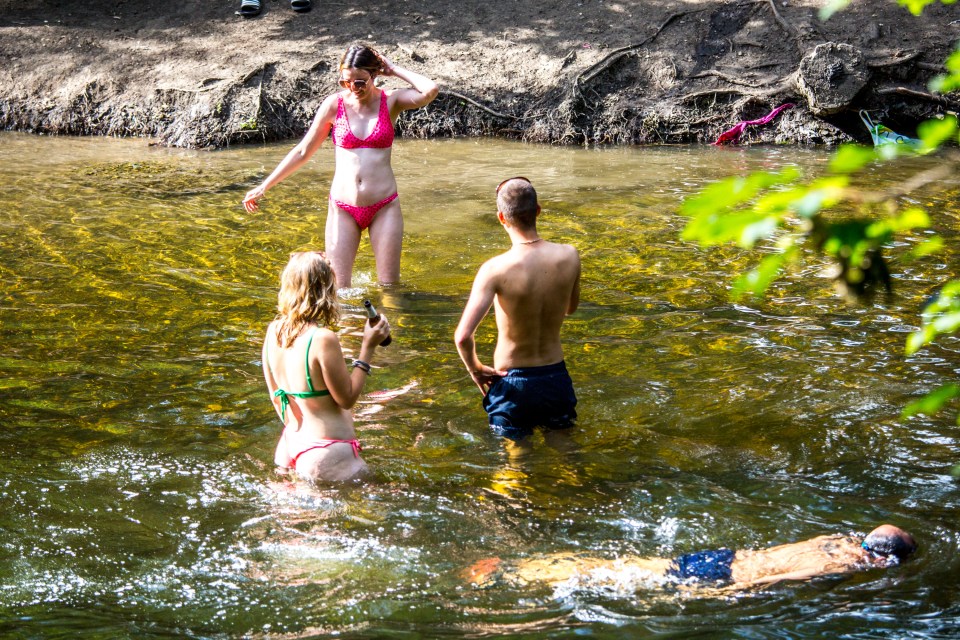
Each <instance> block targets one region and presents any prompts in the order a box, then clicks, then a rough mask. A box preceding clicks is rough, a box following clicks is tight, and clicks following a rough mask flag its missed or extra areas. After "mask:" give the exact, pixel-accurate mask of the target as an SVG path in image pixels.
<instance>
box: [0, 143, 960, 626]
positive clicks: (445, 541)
mask: <svg viewBox="0 0 960 640" xmlns="http://www.w3.org/2000/svg"><path fill="white" fill-rule="evenodd" d="M286 150H287V146H286V145H282V146H271V147H267V148H248V149H241V150H230V151H225V152H220V153H192V152H183V151H171V150H163V149H155V148H149V147H147V146H146V145H145V144H144V143H143V142H141V141H114V140H73V139H45V138H34V137H24V136H19V135H9V134H8V135H3V136H2V137H0V179H2V181H3V184H4V185H5V189H4V194H3V195H4V203H3V204H4V206H3V208H2V212H0V279H2V284H3V289H2V303H0V331H2V335H3V346H4V348H3V350H2V352H0V455H3V457H4V458H5V460H6V464H5V465H4V467H3V470H2V471H0V504H2V507H3V508H2V509H0V554H2V555H0V558H2V561H0V635H2V636H4V637H22V638H33V637H70V638H108V637H109V638H112V637H138V638H145V637H146V638H150V637H158V638H159V637H197V638H220V637H234V636H244V635H248V636H254V637H259V636H269V637H286V636H287V635H289V636H297V637H308V636H311V635H313V636H317V637H320V636H324V635H325V634H328V633H332V632H339V634H340V636H341V637H348V638H354V637H355V638H368V637H423V638H434V637H447V636H467V637H484V636H492V635H504V636H510V637H571V636H573V635H585V636H593V637H600V638H620V637H692V636H737V637H748V638H766V637H770V638H773V637H776V638H782V637H792V638H801V637H810V638H818V637H859V638H874V637H891V635H892V636H893V637H908V636H909V637H947V636H950V635H952V634H955V633H958V631H960V604H958V602H960V598H958V596H960V579H958V578H957V575H960V556H958V554H957V552H956V546H957V543H958V540H960V525H958V524H957V508H958V506H960V496H958V485H957V482H956V481H954V480H953V479H952V478H951V477H950V468H951V466H952V465H953V464H954V463H957V462H960V446H958V437H957V436H958V428H957V427H956V426H955V425H954V424H953V423H952V417H951V416H949V415H945V416H943V417H940V418H935V419H931V418H924V419H917V420H913V421H910V422H908V423H905V422H901V421H900V420H899V419H898V418H897V415H898V413H899V410H900V408H901V407H902V406H903V405H904V404H905V403H906V402H907V401H908V400H909V399H911V398H913V397H914V396H916V395H918V394H920V393H922V392H925V391H927V390H928V389H929V388H931V387H932V386H933V385H935V384H938V383H939V382H941V381H943V379H944V378H946V377H949V376H955V375H956V371H957V369H958V367H960V356H958V354H957V350H958V342H957V341H956V340H952V339H945V340H943V341H942V342H941V345H940V346H938V347H936V348H933V349H929V350H926V351H924V352H922V353H921V354H919V355H918V356H917V357H913V358H905V357H903V355H902V351H903V349H902V347H903V342H904V339H905V338H906V333H907V332H908V331H910V330H911V329H912V328H913V327H914V325H915V324H916V323H917V313H918V309H919V307H920V304H921V302H922V300H923V299H924V298H925V297H926V296H927V295H929V293H930V292H931V291H932V290H933V289H934V288H935V287H936V285H937V284H938V283H939V282H941V281H942V280H943V279H945V278H946V277H951V276H955V275H956V266H957V256H956V253H955V251H954V252H953V253H950V254H948V255H943V256H939V257H938V258H936V259H935V260H931V261H929V262H927V263H923V264H920V263H914V264H909V265H904V264H900V263H898V262H897V263H896V264H895V271H896V273H897V282H896V290H897V296H896V297H895V299H893V300H891V301H884V300H878V301H877V302H875V303H874V304H872V305H869V306H865V307H862V308H851V307H848V306H846V305H845V304H844V303H843V302H842V301H840V300H839V299H838V298H836V297H835V296H834V295H833V293H832V290H831V288H830V284H829V282H828V280H826V279H825V278H824V277H823V276H822V275H821V274H820V273H819V270H818V269H810V270H809V271H807V272H804V273H799V274H794V275H793V276H791V277H790V278H788V279H787V280H786V281H784V282H783V283H782V284H779V285H778V286H776V287H775V289H774V290H773V292H772V294H771V296H770V297H769V298H768V299H767V300H764V301H761V302H750V303H744V304H739V305H734V304H731V303H730V302H729V301H728V300H727V297H726V284H727V282H728V280H729V277H730V275H731V274H732V273H735V272H737V271H738V270H740V269H743V268H744V267H745V266H746V265H748V264H750V263H751V256H748V255H745V254H743V253H742V252H740V251H739V250H736V249H732V248H721V249H716V250H710V251H702V250H699V249H697V248H695V247H693V246H690V245H687V244H684V243H682V242H680V240H679V232H680V229H681V228H682V226H683V223H684V221H683V220H682V219H681V218H680V217H678V216H677V215H676V209H677V206H678V203H679V202H680V200H681V199H682V198H683V197H684V196H685V195H686V194H689V193H691V192H693V191H695V190H697V189H698V188H699V187H700V186H702V185H703V184H705V183H706V182H708V181H710V180H711V179H714V178H717V177H721V176H725V175H728V174H729V173H731V172H746V171H749V170H753V169H759V168H777V167H781V166H783V165H785V164H796V165H799V166H800V167H801V168H802V169H803V170H804V171H807V172H809V173H814V174H815V173H817V172H819V171H821V170H822V168H823V167H824V166H825V163H826V160H827V156H826V154H825V153H823V152H821V151H810V150H796V149H761V150H749V151H745V150H739V149H719V150H718V149H692V148H676V149H673V148H667V149H620V150H593V151H587V150H582V149H554V148H545V147H535V146H521V145H517V144H509V143H503V142H491V141H432V142H415V141H401V142H398V144H397V146H396V148H395V151H394V153H395V159H394V164H395V167H396V169H397V174H398V180H399V183H400V193H401V199H402V202H403V206H404V215H405V220H406V232H407V236H406V241H405V242H406V244H405V254H404V257H403V278H404V283H403V285H401V286H399V287H397V288H394V289H391V290H389V291H381V290H379V289H378V288H377V287H376V286H375V285H373V284H371V280H372V278H373V273H374V271H373V261H372V257H371V254H370V249H369V245H368V244H366V242H364V244H363V245H362V247H361V252H360V258H359V260H358V265H357V273H356V274H355V282H356V283H358V287H357V288H356V289H354V290H352V291H351V292H350V295H349V297H348V299H347V303H348V309H347V310H348V315H347V318H346V321H345V324H346V325H348V326H352V325H353V324H356V323H358V322H359V320H358V317H357V315H356V314H357V305H358V303H359V302H360V301H361V300H362V298H363V297H364V296H367V295H369V296H370V297H372V298H373V299H374V300H375V301H379V302H380V305H379V306H380V307H381V308H382V309H383V310H384V312H385V313H386V314H387V315H388V316H389V317H390V318H391V322H392V324H393V325H394V327H395V340H394V344H393V345H391V347H390V348H389V349H387V350H385V351H382V352H381V354H380V357H379V360H378V361H377V364H382V365H383V368H381V369H378V370H377V371H376V372H375V375H374V376H373V377H372V378H371V380H370V383H369V384H368V390H370V391H382V390H388V389H393V390H398V389H399V390H405V392H403V393H400V394H399V395H396V397H392V398H391V397H389V396H390V395H393V394H387V395H386V396H379V397H378V396H372V397H368V398H366V399H365V400H364V403H363V405H362V407H361V408H360V409H359V411H358V431H359V434H360V438H361V440H362V441H363V443H364V446H365V458H366V459H367V461H368V462H369V464H370V465H371V467H372V468H373V469H375V471H376V479H375V481H373V482H370V483H368V484H365V485H363V486H359V487H354V488H349V489H336V490H335V489H329V490H322V491H313V492H311V491H309V490H307V489H305V488H302V487H301V488H291V487H288V486H284V485H282V484H279V483H277V482H276V478H275V477H274V476H273V474H272V469H271V465H270V462H271V460H272V449H273V446H274V444H275V441H276V438H277V436H278V434H279V424H278V422H277V420H276V417H275V415H274V413H273V411H272V409H271V406H270V403H269V400H268V398H267V397H266V394H265V391H264V387H263V382H262V379H261V377H260V371H259V347H260V338H261V335H262V332H263V330H264V328H265V327H266V324H267V322H268V321H269V320H270V318H271V317H272V315H273V308H274V305H275V300H276V283H277V278H278V274H279V271H280V269H281V267H282V266H283V264H284V263H285V261H286V257H287V254H288V253H289V252H290V251H293V250H297V249H303V248H309V247H314V248H317V247H320V246H321V245H322V241H323V220H324V215H325V212H326V194H327V190H328V187H329V182H330V178H331V175H332V154H331V152H330V150H329V149H325V150H323V151H321V153H320V154H319V157H318V159H317V160H315V161H314V162H313V163H312V164H311V165H310V167H309V168H308V169H306V170H304V171H302V172H301V173H300V174H299V175H298V176H297V177H296V178H294V179H291V180H289V181H288V183H287V184H284V185H282V186H281V187H279V188H277V189H276V190H274V191H273V192H271V193H270V194H269V197H268V199H267V200H266V201H265V207H264V209H263V211H262V213H261V214H258V215H249V214H247V213H246V212H245V211H243V209H242V207H241V206H240V204H239V202H240V199H241V198H242V196H243V194H244V193H245V192H246V190H247V189H248V188H249V187H250V186H251V185H252V184H255V181H256V180H258V179H259V178H260V177H262V175H263V173H264V171H266V170H269V169H272V168H273V166H274V165H275V164H276V162H277V161H278V160H279V159H280V158H281V157H282V155H283V154H284V153H285V152H286ZM917 162H918V163H922V162H924V161H921V160H918V161H917ZM887 171H888V170H886V169H876V170H875V171H874V173H873V174H871V175H870V177H869V179H870V180H871V181H872V182H873V183H874V184H876V185H883V184H884V183H885V182H889V180H891V179H892V178H895V177H896V176H894V175H891V174H889V172H888V173H885V172H887ZM517 174H521V175H526V176H528V177H530V178H531V179H532V180H533V181H534V183H535V184H536V185H537V187H538V189H539V191H540V193H541V198H542V199H543V201H544V202H543V204H544V208H545V212H544V215H543V217H542V218H541V232H542V234H543V235H544V236H546V237H548V238H550V239H554V240H562V241H566V242H572V243H574V244H576V245H578V246H579V247H580V249H581V252H582V256H583V270H584V275H583V294H582V297H583V302H582V304H581V308H580V310H579V311H578V312H577V313H576V315H574V316H573V317H572V318H571V319H570V320H569V321H568V323H567V325H566V328H565V334H564V337H565V344H566V348H567V361H568V364H569V366H570V368H571V371H572V373H573V378H574V382H575V384H576V386H577V389H578V395H579V397H580V406H579V407H578V411H579V413H580V420H579V425H578V427H577V428H576V430H575V431H574V432H573V434H572V436H571V438H570V440H571V441H570V442H569V443H567V445H566V446H565V447H562V448H554V447H551V446H547V444H546V443H544V442H543V441H542V440H536V441H535V445H536V446H535V447H534V449H533V451H532V453H529V454H528V455H527V456H526V457H523V458H521V459H518V460H511V459H510V458H509V457H508V455H507V453H506V452H505V451H504V449H503V447H502V445H501V443H500V442H499V441H498V440H497V439H495V438H494V437H492V436H491V435H490V434H489V433H488V432H487V427H486V424H485V414H484V413H483V410H482V409H481V407H480V404H479V394H478V392H477V391H476V389H475V388H474V387H473V386H472V384H471V383H470V380H469V378H468V377H467V376H466V373H465V372H464V370H463V368H462V365H461V364H460V361H459V359H458V357H457V354H456V350H455V348H454V346H453V342H452V333H453V329H454V326H455V324H456V322H457V320H458V318H459V314H460V311H461V309H462V305H463V303H464V301H465V299H466V296H467V294H468V292H469V287H470V283H471V281H472V278H473V274H474V273H475V271H476V268H477V267H478V266H479V264H480V263H481V262H482V261H483V260H484V259H486V258H487V257H489V256H491V255H493V254H495V253H497V252H499V251H500V250H502V249H503V248H504V247H505V244H506V243H505V235H504V234H503V233H502V231H501V230H500V228H499V226H498V224H497V223H496V220H495V218H494V215H493V201H492V196H493V193H492V192H493V187H494V185H496V184H497V183H498V182H499V181H500V180H502V179H503V178H505V177H508V176H511V175H517ZM957 193H958V189H957V187H956V185H954V187H953V188H952V189H950V190H948V191H946V192H942V193H940V194H932V195H929V196H928V195H926V194H924V195H922V196H918V200H919V201H921V202H923V204H925V205H927V206H929V207H930V208H931V210H932V211H934V212H936V226H937V228H938V230H940V231H941V232H942V233H943V234H944V235H945V236H947V238H948V244H949V245H950V246H952V247H954V248H956V247H958V246H960V238H957V237H956V236H957V229H958V217H960V208H958V200H957ZM919 240H920V238H919V237H914V238H908V239H906V240H904V241H903V243H902V246H900V247H897V248H894V250H893V252H892V253H894V254H897V253H900V252H902V251H904V250H905V249H907V248H908V245H911V244H914V243H916V242H918V241H919ZM344 342H345V345H346V346H347V348H348V349H353V348H356V346H357V338H356V337H355V336H353V337H350V336H347V337H345V338H344ZM492 342H493V327H492V319H490V320H489V321H488V323H487V324H485V325H484V327H483V328H482V330H481V335H480V346H481V349H482V350H483V352H484V354H485V357H486V358H489V353H490V350H491V349H492ZM880 522H893V523H896V524H899V525H901V526H903V527H905V528H907V529H908V530H911V531H913V532H914V533H915V534H917V537H918V538H919V540H920V542H921V544H922V550H921V553H920V554H919V556H918V557H917V558H916V559H915V560H914V561H913V562H911V563H908V564H907V565H905V566H903V567H900V568H897V569H894V570H892V571H889V572H886V573H883V572H873V573H867V574H862V575H858V576H855V577H850V578H847V579H828V580H822V581H818V582H815V583H812V584H791V585H782V586H777V587H773V588H769V589H765V590H760V591H752V592H748V593H744V594H742V595H741V596H738V597H726V598H722V599H720V598H715V597H707V596H705V595H697V594H696V593H693V594H691V593H689V592H677V591H675V590H670V589H663V588H659V587H655V586H652V585H645V584H641V583H631V581H630V580H629V579H628V578H625V579H624V581H623V584H621V585H620V586H619V587H618V588H613V589H611V588H603V589H600V588H596V587H591V586H590V585H589V584H583V583H580V582H577V581H571V583H570V584H569V585H566V586H564V587H563V588H559V589H550V588H538V587H536V586H532V587H529V588H526V589H519V588H517V587H514V586H510V585H498V586H494V587H492V588H488V589H483V590H477V589H472V588H470V587H469V586H468V585H467V584H466V583H465V582H464V581H463V579H461V578H460V577H459V575H458V572H459V571H461V570H462V569H463V568H465V567H466V566H468V565H469V564H471V563H472V562H475V561H477V560H480V559H483V558H487V557H490V556H500V557H503V558H506V559H520V558H522V557H525V556H528V555H531V554H535V553H541V552H555V551H567V550H580V551H586V552H590V553H592V554H597V555H604V556H609V557H615V556H617V555H619V554H625V553H637V554H642V555H676V554H678V553H683V552H687V551H692V550H696V549H700V548H706V547H717V546H731V547H757V546H766V545H768V544H775V543H783V542H788V541H792V540H796V539H799V538H804V537H809V536H813V535H818V534H820V533H825V532H836V531H843V532H846V531H860V532H863V531H866V530H869V529H870V528H871V527H872V526H873V525H875V524H879V523H880ZM297 634H302V636H300V635H297Z"/></svg>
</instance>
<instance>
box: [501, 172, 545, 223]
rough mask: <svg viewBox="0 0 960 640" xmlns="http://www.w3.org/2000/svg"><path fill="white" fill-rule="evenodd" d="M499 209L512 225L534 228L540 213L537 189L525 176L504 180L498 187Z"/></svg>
mask: <svg viewBox="0 0 960 640" xmlns="http://www.w3.org/2000/svg"><path fill="white" fill-rule="evenodd" d="M497 211H498V212H499V213H502V214H503V217H504V219H505V220H506V222H509V223H510V225H511V226H513V227H516V228H518V229H532V228H533V227H535V226H536V225H537V214H539V213H540V204H539V203H538V202H537V191H536V189H534V188H533V185H532V184H530V181H529V180H527V179H526V178H523V177H516V178H508V179H506V180H504V181H503V182H501V183H500V186H499V187H497Z"/></svg>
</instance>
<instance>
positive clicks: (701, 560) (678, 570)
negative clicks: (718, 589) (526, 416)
mask: <svg viewBox="0 0 960 640" xmlns="http://www.w3.org/2000/svg"><path fill="white" fill-rule="evenodd" d="M735 555H736V552H735V551H733V550H731V549H717V550H716V551H697V552H696V553H687V554H684V555H682V556H680V557H678V558H676V559H675V560H674V561H673V563H671V565H670V569H669V570H668V571H667V575H669V576H673V577H674V578H679V579H681V580H696V581H702V582H729V581H730V579H731V577H732V575H733V571H732V569H731V565H732V564H733V557H734V556H735Z"/></svg>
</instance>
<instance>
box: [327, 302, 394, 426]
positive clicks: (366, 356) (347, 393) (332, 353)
mask: <svg viewBox="0 0 960 640" xmlns="http://www.w3.org/2000/svg"><path fill="white" fill-rule="evenodd" d="M382 317H383V316H381V318H382ZM381 322H382V321H381ZM364 324H366V323H364ZM316 336H317V337H316V339H315V342H314V344H319V348H320V369H321V371H322V372H323V382H324V384H325V385H326V387H327V391H329V392H330V396H331V397H332V398H333V401H334V402H336V403H337V406H338V407H340V408H341V409H351V408H353V405H355V404H357V400H359V399H360V394H361V393H363V385H364V383H365V382H366V381H367V376H369V375H370V374H368V373H366V372H365V371H364V370H363V369H361V368H360V367H351V368H347V363H346V361H345V360H344V357H343V348H342V347H341V346H340V339H339V338H338V337H337V334H335V333H334V332H333V331H330V330H329V329H321V330H319V331H318V332H317V334H316ZM380 339H381V340H382V339H383V338H382V337H381V338H380ZM376 344H377V343H375V342H373V341H371V340H368V339H365V340H364V341H363V343H362V344H361V346H360V353H359V355H358V356H357V360H362V361H363V362H366V363H367V364H369V363H370V361H371V360H372V358H373V352H374V349H376ZM316 348H317V347H314V349H316Z"/></svg>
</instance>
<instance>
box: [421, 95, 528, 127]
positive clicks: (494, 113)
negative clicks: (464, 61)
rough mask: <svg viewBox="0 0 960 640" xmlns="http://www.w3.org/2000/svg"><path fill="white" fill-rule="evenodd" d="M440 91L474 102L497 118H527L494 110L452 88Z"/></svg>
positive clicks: (477, 106) (474, 104)
mask: <svg viewBox="0 0 960 640" xmlns="http://www.w3.org/2000/svg"><path fill="white" fill-rule="evenodd" d="M440 93H441V94H446V95H448V96H453V97H454V98H459V99H460V100H463V101H464V102H466V103H468V104H472V105H473V106H475V107H476V108H478V109H480V110H481V111H485V112H486V113H489V114H490V115H492V116H494V117H496V118H503V119H504V120H523V119H524V118H525V116H524V117H521V116H511V115H507V114H505V113H500V112H499V111H494V110H493V109H491V108H489V107H485V106H483V105H482V104H480V103H479V102H477V101H476V100H474V99H473V98H470V97H468V96H465V95H463V94H462V93H459V92H457V91H451V90H450V89H441V90H440Z"/></svg>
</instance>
